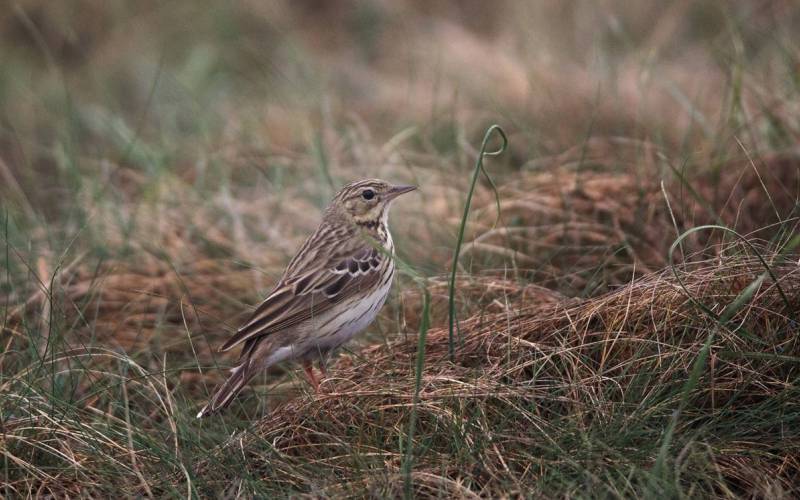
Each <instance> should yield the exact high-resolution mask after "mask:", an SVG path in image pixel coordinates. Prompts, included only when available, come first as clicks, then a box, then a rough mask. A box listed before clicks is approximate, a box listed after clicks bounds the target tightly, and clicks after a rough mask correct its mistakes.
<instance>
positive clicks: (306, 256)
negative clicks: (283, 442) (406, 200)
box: [197, 179, 416, 418]
mask: <svg viewBox="0 0 800 500" xmlns="http://www.w3.org/2000/svg"><path fill="white" fill-rule="evenodd" d="M414 189H416V187H415V186H393V185H391V184H389V183H387V182H385V181H382V180H379V179H365V180H361V181H356V182H352V183H350V184H348V185H347V186H345V187H344V188H343V189H342V190H341V191H339V193H338V194H337V195H336V196H335V197H334V199H333V201H332V202H331V204H330V206H328V208H327V209H326V210H325V215H324V216H323V218H322V223H321V224H320V225H319V227H318V228H317V230H316V231H315V232H314V234H312V235H311V236H310V237H309V238H308V239H307V240H306V242H305V243H304V244H303V246H302V247H300V250H299V251H298V252H297V255H295V257H294V258H293V259H292V260H291V262H289V266H288V267H287V268H286V271H284V273H283V276H282V277H281V279H280V280H279V281H278V284H277V285H275V288H274V289H273V290H272V293H270V294H269V296H267V298H266V299H264V301H263V302H262V303H261V305H259V306H258V308H257V309H256V310H255V312H254V313H253V315H252V316H251V317H250V319H249V320H248V321H247V322H246V323H245V324H244V326H242V327H241V328H239V330H238V331H237V332H236V334H235V335H234V336H233V337H231V338H230V339H229V340H228V341H227V342H225V344H224V345H223V346H222V348H221V350H222V351H227V350H229V349H231V348H233V347H234V346H237V345H239V344H244V347H243V348H242V353H241V355H240V356H239V364H238V365H237V366H236V367H234V368H233V370H231V375H230V377H228V380H227V381H225V383H224V384H222V386H221V387H220V388H219V389H217V391H216V393H215V394H214V396H213V397H212V398H211V400H210V401H209V403H208V404H207V405H206V406H205V407H204V408H203V409H202V410H200V412H199V413H198V414H197V418H202V417H204V416H207V415H210V414H212V413H214V412H216V411H219V410H221V409H223V408H225V407H226V406H228V405H229V404H230V402H231V401H232V400H233V398H234V397H235V396H236V394H238V393H239V391H241V390H242V388H243V387H244V385H245V384H246V383H247V382H248V381H249V380H250V379H251V378H253V376H255V375H256V374H257V373H258V372H260V371H261V370H264V369H266V368H268V367H270V366H272V365H274V364H276V363H279V362H281V361H285V360H299V361H301V362H302V363H303V367H304V369H305V372H306V374H307V376H308V379H309V382H310V383H311V385H312V386H313V387H314V390H315V391H317V390H318V389H319V382H318V381H317V379H316V377H315V376H314V368H313V365H312V361H313V360H314V359H319V360H320V369H321V370H322V371H323V374H324V371H325V368H324V358H325V356H326V355H327V354H328V353H330V351H332V350H334V349H336V348H337V347H339V346H340V345H342V344H344V343H345V342H347V341H348V340H350V339H351V338H352V337H353V336H354V335H356V334H357V333H359V332H361V331H362V330H364V328H366V327H367V326H368V325H369V324H370V323H372V320H374V319H375V317H376V316H377V315H378V311H379V310H380V308H381V306H383V303H384V302H385V301H386V297H387V296H388V294H389V288H390V287H391V284H392V277H393V276H394V259H393V258H392V255H393V252H394V245H393V243H392V236H391V234H389V226H388V218H389V206H390V205H391V204H392V201H394V199H395V198H397V197H398V196H399V195H401V194H403V193H408V192H409V191H413V190H414Z"/></svg>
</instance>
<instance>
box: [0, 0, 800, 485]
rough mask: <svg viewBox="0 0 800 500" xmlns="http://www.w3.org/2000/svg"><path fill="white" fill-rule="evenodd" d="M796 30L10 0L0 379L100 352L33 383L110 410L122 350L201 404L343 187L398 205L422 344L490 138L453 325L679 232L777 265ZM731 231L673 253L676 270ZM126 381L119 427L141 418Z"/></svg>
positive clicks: (392, 329) (631, 271)
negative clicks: (494, 133) (47, 360)
mask: <svg viewBox="0 0 800 500" xmlns="http://www.w3.org/2000/svg"><path fill="white" fill-rule="evenodd" d="M798 34H800V5H799V4H797V3H796V2H793V1H789V0H786V1H780V0H771V1H770V0H750V1H739V2H728V1H724V0H718V1H717V0H709V1H704V2H693V1H688V0H675V1H661V0H652V1H637V2H629V1H623V0H603V1H597V2H595V1H588V0H587V1H580V0H574V1H558V2H556V1H536V2H533V1H531V2H520V1H494V2H485V1H479V0H470V1H459V2H448V1H439V0H434V1H417V0H403V1H394V0H392V1H389V0H374V1H342V2H325V1H319V0H317V1H314V0H302V1H256V0H239V1H236V2H211V1H203V2H195V1H188V0H187V1H183V0H172V1H169V2H160V1H155V0H140V1H137V2H129V1H121V0H120V1H118V0H71V1H61V2H52V1H48V0H8V1H7V2H6V3H5V4H4V8H3V9H0V237H2V241H3V248H2V249H0V253H2V254H4V255H0V261H2V262H3V263H4V264H3V266H2V273H0V293H1V295H0V297H2V299H0V300H2V302H3V304H4V305H3V306H2V310H3V313H2V315H3V318H4V319H3V323H2V324H3V325H4V334H3V345H5V346H6V351H7V352H9V353H12V354H9V355H8V356H6V355H5V354H0V366H1V367H2V371H3V372H4V373H5V374H6V375H7V376H11V375H12V374H19V373H22V372H25V373H28V372H27V371H26V370H28V368H29V367H30V366H33V365H32V364H31V363H34V360H36V359H39V358H37V353H38V355H40V356H46V355H47V353H51V355H52V356H54V357H55V356H56V355H57V354H58V353H64V352H70V350H72V349H78V348H80V349H88V350H89V351H92V349H99V350H103V352H109V353H117V354H108V356H109V358H108V359H106V358H103V356H105V354H104V355H103V356H99V355H97V352H99V351H92V352H94V353H95V355H93V357H91V360H88V358H87V360H85V364H82V365H81V370H78V372H70V371H69V370H66V371H65V372H64V373H63V374H61V375H58V376H55V375H53V374H49V375H48V374H47V373H42V374H41V378H40V379H36V380H39V382H36V383H34V382H30V381H29V383H28V385H27V386H26V387H28V389H26V390H29V389H30V387H35V386H37V385H36V384H38V383H41V384H42V387H44V386H47V387H52V386H57V387H60V388H61V389H63V390H64V391H66V393H68V394H69V395H70V396H69V397H68V398H66V396H65V398H66V399H67V400H69V401H71V402H75V401H78V402H79V403H80V406H81V407H87V408H107V409H108V412H109V413H110V414H114V415H119V411H121V410H119V408H117V407H116V406H115V405H116V404H117V403H118V401H119V398H120V397H121V393H120V392H119V387H118V385H117V384H118V382H117V379H116V378H114V377H106V376H105V375H98V374H100V373H106V372H105V371H104V370H110V371H111V372H114V373H117V372H119V370H122V369H121V368H119V366H117V365H116V364H115V363H116V361H114V360H115V359H117V358H115V357H114V356H118V355H120V354H119V353H122V355H124V356H126V357H127V358H126V359H133V360H136V362H137V363H138V364H139V366H141V367H142V370H145V371H148V372H151V371H152V372H159V371H160V372H163V373H164V374H165V375H164V384H165V387H166V386H167V385H169V387H170V390H171V391H172V392H173V393H174V394H176V396H175V397H176V398H177V400H178V404H179V405H183V406H184V407H187V408H191V407H194V406H195V405H198V404H199V402H200V401H202V399H203V398H204V397H205V396H206V395H207V393H208V391H209V390H210V389H211V388H212V387H213V385H214V384H215V383H218V382H219V381H220V380H221V379H222V377H223V376H224V372H223V371H221V370H218V369H217V368H218V365H217V364H218V363H219V364H220V365H221V366H225V365H227V364H228V363H229V362H230V361H231V360H230V359H228V358H219V357H218V356H219V355H218V354H215V353H214V347H215V346H218V345H219V344H220V343H221V342H222V339H224V338H225V337H226V336H227V335H229V333H230V332H231V331H232V329H234V328H235V327H236V326H237V324H238V323H239V322H240V321H241V320H242V319H243V317H244V316H245V315H247V314H248V311H249V310H250V309H249V308H250V307H251V306H252V305H253V304H255V303H256V302H257V301H258V300H259V298H261V297H263V296H264V294H265V293H266V292H267V291H268V290H269V289H270V287H271V286H272V284H273V283H274V281H275V280H276V279H277V277H278V276H279V274H280V273H281V272H282V270H283V268H284V266H285V264H286V262H287V261H288V259H289V258H290V257H291V256H292V255H293V253H294V251H295V250H296V249H297V248H298V246H299V245H300V244H301V243H302V240H303V238H305V237H306V236H307V235H308V234H309V233H310V232H311V231H313V229H314V228H315V227H316V224H317V223H318V222H319V218H320V212H321V210H322V209H323V208H324V207H325V205H326V204H327V203H328V201H329V200H330V198H331V196H332V195H333V194H334V193H335V192H336V190H337V189H338V188H339V187H340V186H342V185H343V184H344V183H346V182H348V181H350V180H353V179H357V178H362V177H381V178H384V179H387V180H389V181H392V182H402V183H415V184H418V185H419V186H420V191H419V193H418V194H414V195H412V196H409V197H407V198H404V199H403V200H402V201H401V202H399V203H397V204H396V206H395V208H394V209H393V216H392V219H391V224H392V227H393V233H394V235H395V237H394V239H395V241H396V242H397V244H398V252H399V256H400V258H402V259H403V260H405V261H406V262H408V263H409V264H410V265H411V266H412V267H413V268H414V269H416V270H417V272H419V273H420V274H422V275H424V276H428V277H430V282H429V283H430V285H431V287H432V290H433V294H434V309H433V318H434V325H441V324H443V318H444V317H445V314H446V309H444V308H443V307H442V303H443V301H444V300H445V299H446V289H445V287H443V286H442V283H443V279H442V278H441V276H442V275H444V274H445V273H446V272H447V271H448V270H449V269H450V267H449V266H450V261H451V259H452V251H453V244H454V242H455V235H456V231H457V228H458V224H459V222H460V217H461V212H462V210H463V204H464V201H465V193H466V190H467V188H468V185H469V180H470V175H471V172H472V169H473V167H474V165H475V161H476V159H477V155H478V148H479V146H480V143H481V140H482V138H483V135H484V133H485V131H486V129H487V127H488V126H490V125H491V124H495V123H496V124H499V125H500V126H502V128H503V129H504V130H505V132H506V134H507V135H508V139H509V149H508V150H507V151H506V152H505V153H504V154H503V155H501V156H499V157H496V158H491V159H487V161H486V169H487V171H488V174H489V175H490V176H491V177H492V179H493V181H494V183H495V184H496V185H497V186H498V193H497V194H498V197H499V200H500V212H499V213H498V212H497V209H496V205H495V193H494V191H493V190H492V188H491V183H490V182H488V180H487V179H486V178H485V177H482V178H481V180H480V182H479V186H478V190H477V193H476V198H475V200H474V202H473V207H474V210H473V212H472V214H471V216H470V219H469V225H468V231H467V232H468V234H467V239H466V240H465V246H464V249H463V255H464V256H463V257H462V260H461V267H460V272H461V275H462V278H461V280H462V281H461V288H460V291H459V294H460V295H459V307H460V311H461V314H462V315H464V316H466V315H469V314H472V313H474V312H475V311H476V304H480V305H482V306H484V307H485V308H487V309H486V310H489V311H492V310H502V307H503V306H502V303H503V302H504V301H505V300H506V299H507V297H508V294H516V295H514V297H518V298H519V300H522V301H523V302H524V301H525V300H527V298H526V297H528V295H526V293H527V292H528V291H530V290H532V289H534V288H536V287H545V288H546V289H547V290H548V293H551V294H552V295H553V296H554V297H578V298H582V297H594V296H599V295H601V294H604V293H606V292H609V291H613V290H615V289H616V288H617V287H619V286H621V285H624V284H626V283H628V282H630V281H631V280H632V279H633V278H636V277H641V276H644V275H648V274H650V273H652V272H656V271H658V270H661V269H663V268H664V267H665V266H667V265H668V249H669V246H670V245H671V244H672V242H673V241H674V240H675V238H676V237H677V236H678V235H679V234H681V233H682V232H684V231H685V230H687V229H689V228H691V227H695V226H697V225H700V224H707V223H718V224H722V225H726V226H729V227H732V228H734V229H736V230H737V231H739V232H740V233H742V234H747V235H748V236H749V237H751V238H753V239H754V240H758V241H761V242H763V243H764V244H765V245H774V246H776V247H780V245H781V244H783V243H785V242H786V241H788V240H789V239H790V238H791V237H792V236H793V235H795V234H796V220H797V215H798V214H797V209H798V204H797V200H798V194H799V193H800V161H799V160H800V158H799V157H798V155H799V154H800V149H798V138H799V137H800V109H799V108H800V95H799V94H800V93H799V92H798V90H800V36H798ZM497 144H498V143H497V142H496V141H492V142H490V148H495V147H497ZM723 238H724V236H723V235H717V234H708V233H697V234H694V235H692V236H691V237H689V238H687V239H686V240H685V241H684V247H683V248H682V250H683V251H684V252H685V253H684V254H682V256H681V257H683V256H687V258H688V256H690V255H693V254H698V253H699V254H700V255H703V256H708V255H713V254H714V252H715V250H714V247H710V246H709V243H710V242H712V241H718V240H720V239H723ZM486 280H494V281H495V282H499V281H502V282H503V283H513V292H511V291H509V288H508V287H505V288H503V287H500V288H496V287H495V288H493V287H490V286H484V285H485V283H486ZM498 280H499V281H498ZM500 289H502V294H505V295H503V297H504V298H502V300H499V301H498V296H499V295H498V294H500V293H501V292H500V291H498V290H500ZM537 289H538V288H537ZM418 307H419V297H418V294H416V292H415V288H414V286H413V285H412V284H411V281H410V280H409V279H408V277H401V279H400V284H399V286H397V287H396V291H395V292H393V298H392V300H391V301H390V304H389V305H388V306H387V307H386V308H385V309H384V312H383V313H382V317H381V320H380V321H379V323H378V325H377V326H375V327H373V328H372V329H371V330H370V334H369V335H367V336H365V337H364V339H363V340H362V343H374V342H385V341H387V340H391V339H393V338H395V337H396V336H397V335H398V332H410V331H413V330H414V329H416V328H417V325H418V322H419V319H418V316H419V314H418V312H419V308H418ZM354 349H356V348H354ZM167 366H169V368H167ZM126 370H127V369H126ZM95 371H96V372H95ZM36 373H38V372H36ZM53 377H55V379H56V382H54V379H53ZM59 377H61V378H59ZM34 378H35V377H34ZM123 385H124V384H123ZM15 387H16V386H15ZM90 387H91V388H93V389H90ZM6 389H8V388H6ZM8 390H10V389H8ZM14 390H16V391H22V392H19V393H20V394H23V393H25V391H24V390H23V389H19V388H17V389H14ZM142 391H143V392H142V394H139V396H136V395H135V394H132V395H131V396H130V397H131V398H132V399H133V400H135V399H136V398H137V397H139V398H140V400H141V401H140V403H139V404H140V407H139V408H138V410H135V412H139V413H137V415H139V417H141V421H137V422H138V424H137V425H139V426H140V428H150V427H153V428H159V429H160V428H162V427H159V426H164V425H166V424H165V423H163V422H160V421H157V420H158V419H155V420H154V419H153V413H152V411H155V410H152V408H150V409H148V404H149V403H151V402H152V397H150V396H148V395H147V394H146V392H147V391H145V390H144V389H142ZM125 398H128V395H127V393H126V395H125ZM43 401H44V400H43ZM126 401H127V399H126ZM0 404H1V403H0ZM48 404H50V403H48ZM70 404H72V403H70ZM252 404H254V405H255V404H258V405H263V403H256V402H252ZM114 408H116V409H114ZM258 408H259V411H263V409H264V406H258ZM151 410H152V411H151ZM187 411H188V410H187ZM189 413H191V412H189ZM120 418H121V417H120ZM135 418H138V417H135ZM210 439H212V438H210ZM212 440H213V439H212ZM42 477H44V476H42ZM42 480H43V481H45V479H42ZM45 482H46V481H45Z"/></svg>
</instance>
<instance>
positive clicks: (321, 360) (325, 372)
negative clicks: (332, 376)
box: [319, 357, 328, 378]
mask: <svg viewBox="0 0 800 500" xmlns="http://www.w3.org/2000/svg"><path fill="white" fill-rule="evenodd" d="M327 365H328V363H327V362H326V360H325V358H324V357H322V358H319V371H321V372H322V378H328V366H327Z"/></svg>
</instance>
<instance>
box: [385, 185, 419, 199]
mask: <svg viewBox="0 0 800 500" xmlns="http://www.w3.org/2000/svg"><path fill="white" fill-rule="evenodd" d="M415 189H417V186H402V185H401V186H392V187H390V188H389V190H388V191H387V192H386V199H389V200H391V199H394V198H397V197H398V196H400V195H401V194H405V193H408V192H411V191H414V190H415Z"/></svg>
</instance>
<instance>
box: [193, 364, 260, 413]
mask: <svg viewBox="0 0 800 500" xmlns="http://www.w3.org/2000/svg"><path fill="white" fill-rule="evenodd" d="M256 371H257V370H253V369H252V366H251V365H250V360H249V359H245V360H244V362H242V364H240V365H239V366H237V367H236V368H234V369H233V370H232V373H231V376H230V377H228V380H226V381H225V383H224V384H222V385H221V386H220V387H219V388H218V389H217V391H216V392H215V393H214V396H213V397H212V398H211V399H210V400H209V401H208V404H207V405H205V406H204V407H203V409H202V410H200V412H199V413H198V414H197V418H203V417H207V416H209V415H211V414H213V413H216V412H218V411H220V410H222V409H224V408H225V407H227V406H228V405H229V404H231V401H233V398H234V397H236V395H237V394H239V391H241V390H242V388H243V387H244V386H245V384H247V382H249V381H250V379H251V378H253V375H255V374H256Z"/></svg>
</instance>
